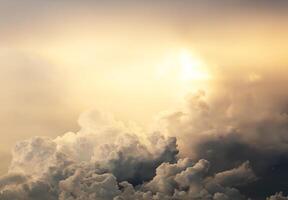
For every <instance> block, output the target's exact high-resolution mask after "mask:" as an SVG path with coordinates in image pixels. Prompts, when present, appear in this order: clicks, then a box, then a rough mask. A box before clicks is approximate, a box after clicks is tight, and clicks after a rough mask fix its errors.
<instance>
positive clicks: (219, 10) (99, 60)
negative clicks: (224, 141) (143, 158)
mask: <svg viewBox="0 0 288 200" xmlns="http://www.w3.org/2000/svg"><path fill="white" fill-rule="evenodd" d="M287 7H288V3H287V1H284V0H282V1H281V0H276V1H268V0H264V1H260V0H249V1H248V0H241V1H240V0H231V1H228V0H223V1H215V0H213V1H212V0H205V1H197V0H191V1H185V0H183V1H172V0H171V1H170V0H168V1H162V0H160V1H157V2H156V1H128V0H124V1H111V0H109V1H105V3H104V2H103V1H89V0H85V1H81V2H80V1H74V0H72V1H68V0H60V1H53V0H51V1H44V0H40V1H39V0H38V1H36V0H23V1H8V0H0V80H1V86H0V89H1V94H0V100H1V106H0V111H1V112H0V124H1V134H2V139H1V146H0V159H1V160H4V164H1V166H0V169H1V170H0V171H1V172H4V171H5V170H6V168H7V165H8V164H7V163H8V160H9V152H10V149H11V148H12V146H13V144H14V143H15V141H17V140H20V139H23V138H28V137H31V136H34V135H45V136H56V135H59V134H62V133H63V132H66V131H69V130H75V129H77V118H78V115H79V114H80V113H81V112H82V111H84V110H86V109H90V108H98V109H103V110H105V111H109V112H112V113H114V114H115V115H116V116H117V117H119V118H121V119H124V120H133V121H136V122H137V123H140V124H141V125H144V126H146V125H147V124H149V123H150V122H151V121H152V120H153V116H155V115H156V114H157V113H159V112H161V111H163V110H166V109H169V108H170V107H173V106H176V105H177V104H178V103H179V102H181V101H182V98H183V96H185V94H186V93H187V92H189V91H192V90H198V89H207V88H211V87H213V84H212V83H213V81H214V80H216V79H217V80H218V79H221V76H222V75H221V74H222V73H226V75H225V78H227V74H229V75H231V77H229V78H231V79H233V80H234V79H237V80H238V79H242V78H243V79H245V78H247V80H248V81H257V80H258V79H261V78H262V75H263V74H267V72H270V71H274V73H273V76H274V75H275V74H276V75H275V76H278V75H279V74H280V72H279V73H277V70H279V71H280V69H285V67H287V64H288V59H287V52H288V37H287V35H288V26H287V22H288V14H287V12H285V11H287ZM275 71H276V72H275ZM282 71H283V70H282ZM282 71H281V72H282ZM284 71H285V70H284ZM268 75H269V73H268ZM283 76H284V75H283Z"/></svg>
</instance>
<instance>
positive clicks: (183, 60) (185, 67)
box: [178, 50, 210, 81]
mask: <svg viewBox="0 0 288 200" xmlns="http://www.w3.org/2000/svg"><path fill="white" fill-rule="evenodd" d="M178 59H179V67H180V69H179V70H180V79H181V80H183V81H191V80H208V79H210V75H209V73H208V72H207V69H206V65H205V63H204V62H203V61H202V60H201V59H200V58H197V57H196V56H194V55H193V54H192V53H190V52H189V51H187V50H182V51H181V52H180V53H179V57H178Z"/></svg>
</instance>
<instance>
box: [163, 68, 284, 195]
mask: <svg viewBox="0 0 288 200" xmlns="http://www.w3.org/2000/svg"><path fill="white" fill-rule="evenodd" d="M277 73H278V72H277ZM277 73H276V74H275V72H271V71H270V72H269V73H268V72H267V73H264V72H263V73H262V74H261V75H259V77H260V76H261V79H259V80H257V81H256V82H255V81H249V74H251V73H250V72H249V73H247V76H246V77H245V76H243V72H242V73H239V75H238V76H236V75H235V74H233V73H231V74H230V76H228V75H227V74H226V75H227V77H225V76H224V77H222V80H221V81H218V82H217V81H215V82H214V91H213V90H212V91H209V92H206V91H199V92H197V93H194V94H191V95H189V96H188V97H187V101H186V105H185V106H184V107H183V108H182V109H178V110H175V111H172V112H168V113H164V114H162V115H161V116H160V123H161V126H160V128H159V129H161V130H162V132H165V133H166V134H167V135H170V136H172V135H175V136H177V140H178V144H179V148H180V154H181V155H182V156H188V157H190V158H192V159H193V160H197V159H206V160H209V162H210V163H211V168H210V173H211V174H213V173H219V172H221V171H226V170H229V169H231V168H235V167H237V166H239V165H240V164H241V163H243V162H246V161H249V163H250V166H251V167H252V169H253V171H254V172H255V174H256V176H257V177H258V179H257V180H255V181H254V182H250V183H248V184H246V185H244V186H239V185H238V188H239V190H240V191H241V192H242V193H244V194H245V195H246V196H249V197H253V198H256V199H257V198H261V199H263V198H265V196H269V195H272V194H275V192H277V191H287V189H286V187H287V185H286V184H285V182H286V180H287V179H288V173H287V172H286V169H287V166H288V157H287V155H288V154H287V153H288V146H287V141H288V140H287V133H288V110H287V108H288V107H287V100H288V93H287V92H286V90H285V89H284V88H283V86H284V85H285V83H287V81H288V80H287V77H284V76H283V75H279V74H278V75H277ZM244 74H245V73H244ZM269 74H270V75H269ZM283 74H285V73H284V72H283ZM241 76H243V77H241ZM275 77H277V78H275ZM276 79H277V80H276ZM247 80H248V82H247ZM243 168H245V165H243ZM230 173H232V172H230ZM248 176H249V175H248ZM238 178H240V177H238ZM251 178H252V177H251ZM230 181H232V182H233V181H234V180H230ZM239 181H240V182H242V181H241V180H239ZM223 184H224V183H223ZM229 184H231V183H229ZM224 185H225V184H224Z"/></svg>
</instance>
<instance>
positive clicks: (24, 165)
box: [0, 111, 256, 200]
mask: <svg viewBox="0 0 288 200" xmlns="http://www.w3.org/2000/svg"><path fill="white" fill-rule="evenodd" d="M79 124H80V125H81V126H82V128H81V130H80V131H79V132H77V133H66V134H64V135H63V136H59V137H57V138H56V139H50V138H45V137H34V138H31V139H29V140H25V141H21V142H18V143H17V144H16V146H15V148H14V150H13V160H12V162H11V166H10V169H9V173H8V174H7V175H5V176H3V177H2V178H1V179H0V199H3V200H6V199H7V200H8V199H9V200H11V199H15V200H20V199H21V200H28V199H29V200H39V199H42V200H43V199H47V200H54V199H55V200H56V199H60V200H90V199H91V200H92V199H97V200H111V199H114V200H121V199H125V200H129V199H131V200H132V199H133V200H134V199H139V200H140V199H143V200H145V199H146V200H148V199H155V200H156V199H158V200H162V199H169V200H172V199H187V200H188V199H199V198H200V199H221V200H222V199H233V200H234V199H245V197H244V196H243V195H242V194H241V193H240V192H239V190H238V189H236V188H234V186H235V187H237V186H238V185H242V184H245V183H250V182H253V181H255V180H256V177H255V175H254V173H253V171H252V169H251V168H250V165H249V163H248V162H245V163H243V164H242V165H240V166H239V167H236V168H235V169H230V170H227V171H223V172H220V173H217V174H214V175H210V174H209V169H210V163H209V161H207V160H203V159H201V160H199V161H193V160H191V159H189V158H179V157H178V156H177V154H178V149H177V144H176V142H177V140H176V138H175V137H164V136H163V135H161V134H160V133H158V132H156V133H151V134H147V133H146V134H142V133H141V132H135V131H134V132H133V126H129V125H125V124H124V123H122V122H119V121H116V120H114V119H113V117H111V116H110V115H106V114H103V113H101V112H99V111H90V112H87V113H85V114H83V115H82V116H81V117H80V120H79Z"/></svg>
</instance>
